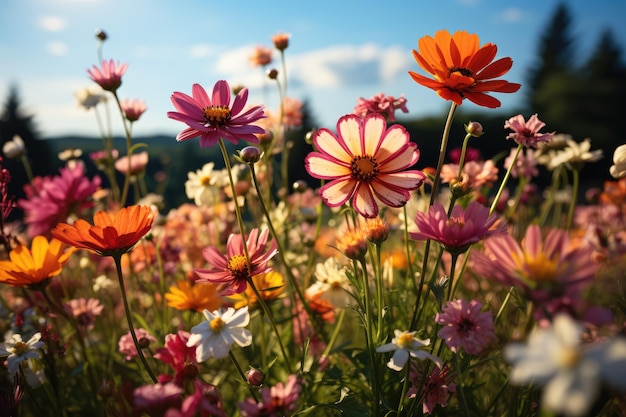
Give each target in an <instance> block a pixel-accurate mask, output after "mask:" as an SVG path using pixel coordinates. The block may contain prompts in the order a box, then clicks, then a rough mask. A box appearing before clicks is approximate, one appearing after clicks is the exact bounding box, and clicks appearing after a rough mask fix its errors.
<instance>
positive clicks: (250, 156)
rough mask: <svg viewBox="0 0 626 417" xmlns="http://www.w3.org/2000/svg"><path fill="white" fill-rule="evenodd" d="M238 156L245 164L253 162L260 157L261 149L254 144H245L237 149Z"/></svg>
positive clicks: (257, 160)
mask: <svg viewBox="0 0 626 417" xmlns="http://www.w3.org/2000/svg"><path fill="white" fill-rule="evenodd" d="M239 157H240V158H241V160H242V161H243V163H245V164H254V163H257V162H259V159H261V150H260V149H259V148H257V147H256V146H246V147H245V148H243V149H242V150H241V151H239Z"/></svg>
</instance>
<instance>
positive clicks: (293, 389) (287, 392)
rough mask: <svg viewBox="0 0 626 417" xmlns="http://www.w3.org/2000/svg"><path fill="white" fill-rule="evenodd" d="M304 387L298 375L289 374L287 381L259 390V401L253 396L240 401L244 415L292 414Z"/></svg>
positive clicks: (252, 416)
mask: <svg viewBox="0 0 626 417" xmlns="http://www.w3.org/2000/svg"><path fill="white" fill-rule="evenodd" d="M301 391H302V387H301V385H300V383H299V381H298V377H297V376H296V375H293V374H292V375H289V378H288V379H287V383H286V384H283V383H282V382H279V383H277V384H276V385H274V386H273V387H271V388H268V387H263V388H261V389H260V390H259V393H260V394H261V400H260V401H259V402H258V403H257V402H256V401H254V400H253V399H252V398H248V399H246V400H245V401H244V402H241V403H239V409H240V410H241V415H242V416H244V417H282V416H290V415H292V413H293V411H295V409H296V406H297V402H298V398H300V392H301Z"/></svg>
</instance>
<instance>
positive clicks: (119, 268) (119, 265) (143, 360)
mask: <svg viewBox="0 0 626 417" xmlns="http://www.w3.org/2000/svg"><path fill="white" fill-rule="evenodd" d="M113 261H114V262H115V269H116V270H117V279H118V281H119V283H120V291H121V292H122V301H123V302H124V312H125V313H126V322H127V323H128V330H129V331H130V336H131V337H132V339H133V343H134V344H135V349H137V355H138V356H139V359H140V360H141V363H142V364H143V367H144V368H145V370H146V372H148V375H150V378H151V379H152V382H154V383H155V384H156V383H157V377H156V376H155V375H154V372H153V371H152V369H151V368H150V366H149V365H148V362H147V361H146V357H145V356H144V354H143V351H142V348H141V346H140V345H139V340H137V334H136V333H135V326H133V319H132V317H131V314H130V307H129V306H128V298H127V297H126V289H125V286H124V276H123V274H122V256H121V255H114V256H113Z"/></svg>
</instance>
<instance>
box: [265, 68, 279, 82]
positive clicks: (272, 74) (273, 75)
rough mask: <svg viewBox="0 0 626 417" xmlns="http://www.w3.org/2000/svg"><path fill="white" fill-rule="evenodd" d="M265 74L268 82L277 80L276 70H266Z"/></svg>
mask: <svg viewBox="0 0 626 417" xmlns="http://www.w3.org/2000/svg"><path fill="white" fill-rule="evenodd" d="M266 74H267V77H268V78H269V79H270V80H275V79H276V78H278V70H277V69H276V68H272V69H268V70H267V72H266Z"/></svg>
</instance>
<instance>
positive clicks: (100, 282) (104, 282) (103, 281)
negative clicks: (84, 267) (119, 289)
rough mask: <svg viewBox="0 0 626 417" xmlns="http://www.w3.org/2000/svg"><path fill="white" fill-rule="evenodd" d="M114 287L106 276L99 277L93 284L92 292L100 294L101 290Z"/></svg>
mask: <svg viewBox="0 0 626 417" xmlns="http://www.w3.org/2000/svg"><path fill="white" fill-rule="evenodd" d="M114 286H115V285H114V283H113V281H112V280H111V279H109V277H107V276H106V275H99V276H98V277H97V278H96V280H95V281H94V283H93V290H94V292H100V291H102V290H108V289H110V288H113V287H114Z"/></svg>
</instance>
